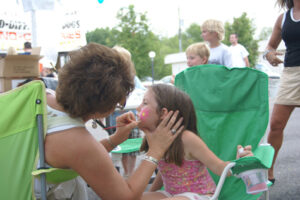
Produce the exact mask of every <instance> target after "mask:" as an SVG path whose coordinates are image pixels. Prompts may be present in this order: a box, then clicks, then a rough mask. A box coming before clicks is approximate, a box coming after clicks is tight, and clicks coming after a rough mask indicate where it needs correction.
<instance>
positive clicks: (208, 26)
mask: <svg viewBox="0 0 300 200" xmlns="http://www.w3.org/2000/svg"><path fill="white" fill-rule="evenodd" d="M201 29H202V30H207V31H209V32H216V33H217V35H218V39H219V40H220V41H221V40H223V39H224V35H225V29H224V25H223V23H222V22H221V21H218V20H215V19H208V20H206V21H205V22H203V24H202V26H201Z"/></svg>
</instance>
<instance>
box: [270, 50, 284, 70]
mask: <svg viewBox="0 0 300 200" xmlns="http://www.w3.org/2000/svg"><path fill="white" fill-rule="evenodd" d="M280 55H283V54H282V53H280V52H277V51H270V52H269V53H267V55H266V59H267V60H268V61H269V63H270V64H271V65H272V66H274V67H277V66H278V64H280V63H283V61H282V60H280V59H279V58H278V57H277V56H280Z"/></svg>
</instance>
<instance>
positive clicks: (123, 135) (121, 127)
mask: <svg viewBox="0 0 300 200" xmlns="http://www.w3.org/2000/svg"><path fill="white" fill-rule="evenodd" d="M138 123H139V122H137V121H136V119H135V116H134V114H133V113H132V112H131V111H129V112H126V113H124V114H122V115H120V116H118V117H117V118H116V126H117V127H116V132H115V135H116V136H118V138H119V140H120V141H121V142H123V141H125V140H126V139H128V136H129V135H130V133H131V130H132V129H133V128H135V127H137V125H138Z"/></svg>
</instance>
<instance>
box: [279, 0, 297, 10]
mask: <svg viewBox="0 0 300 200" xmlns="http://www.w3.org/2000/svg"><path fill="white" fill-rule="evenodd" d="M276 4H277V5H278V6H279V8H287V9H291V8H293V7H294V2H293V0H277V2H276Z"/></svg>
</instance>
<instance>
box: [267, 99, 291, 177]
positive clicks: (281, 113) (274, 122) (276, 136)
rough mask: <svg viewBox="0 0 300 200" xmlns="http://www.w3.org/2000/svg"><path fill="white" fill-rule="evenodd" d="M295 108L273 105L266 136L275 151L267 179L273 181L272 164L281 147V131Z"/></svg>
mask: <svg viewBox="0 0 300 200" xmlns="http://www.w3.org/2000/svg"><path fill="white" fill-rule="evenodd" d="M294 108H295V106H288V105H280V104H274V108H273V112H272V116H271V122H270V131H269V135H268V143H270V144H271V145H272V146H273V147H274V149H275V155H274V159H273V163H272V167H271V168H270V169H269V173H268V176H269V177H268V178H269V179H270V180H271V179H274V172H273V170H274V164H275V161H276V158H277V154H278V152H279V149H280V147H281V145H282V141H283V130H284V128H285V126H286V124H287V122H288V120H289V118H290V115H291V113H292V111H293V110H294Z"/></svg>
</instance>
